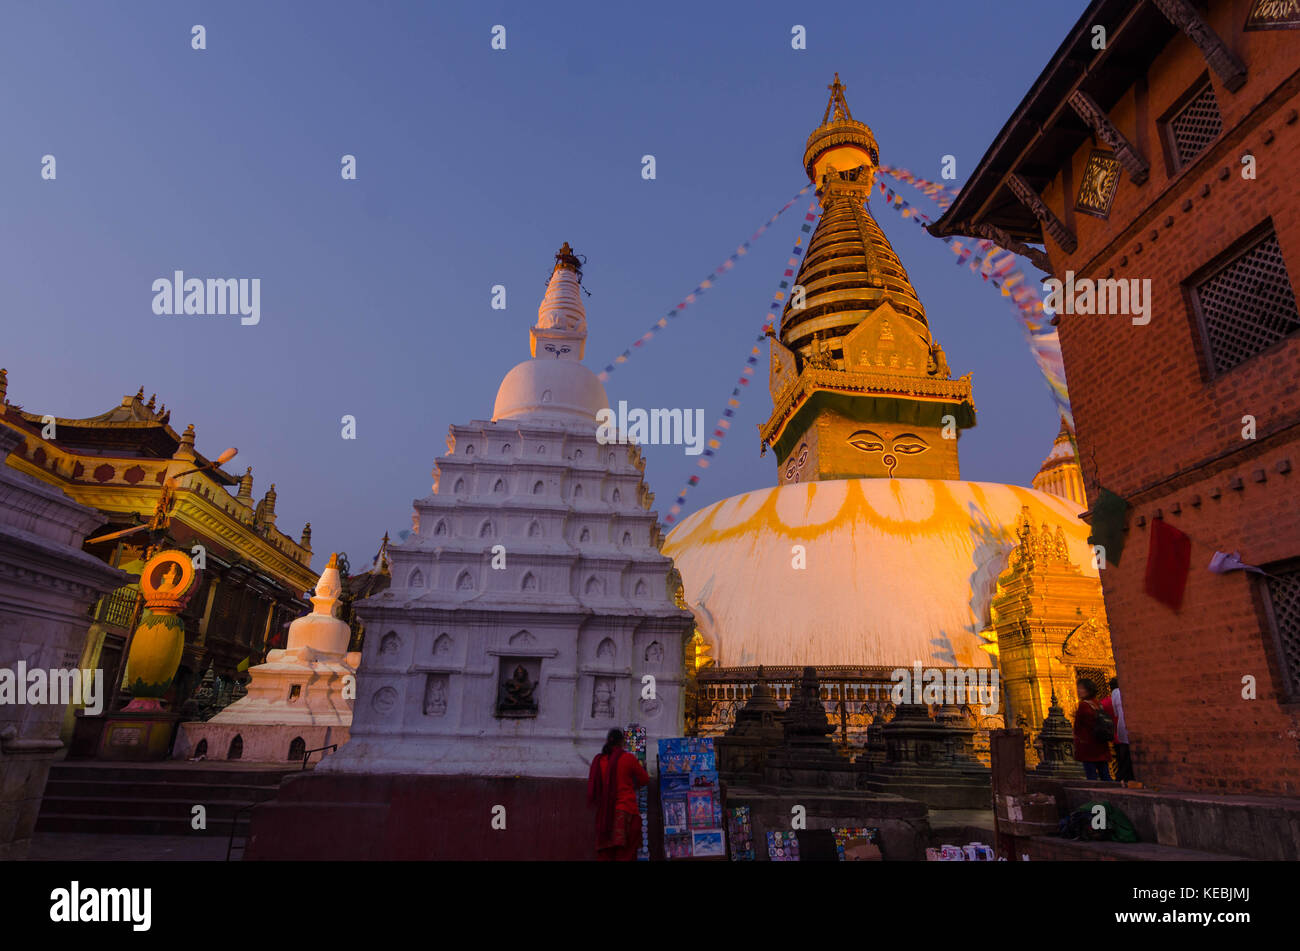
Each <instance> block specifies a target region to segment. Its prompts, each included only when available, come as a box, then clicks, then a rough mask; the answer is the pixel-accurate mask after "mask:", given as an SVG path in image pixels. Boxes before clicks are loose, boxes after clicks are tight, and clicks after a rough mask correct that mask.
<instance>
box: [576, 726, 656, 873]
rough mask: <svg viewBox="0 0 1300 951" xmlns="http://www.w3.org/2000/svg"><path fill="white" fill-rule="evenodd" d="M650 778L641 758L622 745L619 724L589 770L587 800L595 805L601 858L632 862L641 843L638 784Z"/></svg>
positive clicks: (606, 860) (597, 856)
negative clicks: (637, 797) (637, 798)
mask: <svg viewBox="0 0 1300 951" xmlns="http://www.w3.org/2000/svg"><path fill="white" fill-rule="evenodd" d="M649 782H650V776H649V774H648V773H646V771H645V767H644V766H642V765H641V761H640V760H638V759H637V758H636V757H635V756H634V755H632V754H631V753H628V752H627V751H625V750H624V749H623V731H622V730H620V729H618V728H617V727H616V728H614V729H612V730H610V731H609V734H608V735H607V736H606V738H605V747H604V749H602V750H601V751H600V755H599V756H597V757H596V758H595V759H593V760H592V761H591V772H590V773H588V774H587V804H588V805H594V806H595V807H596V858H597V860H598V861H601V862H632V861H634V860H635V859H636V853H637V849H638V848H640V846H641V811H640V810H639V809H638V808H637V802H636V791H637V789H638V787H641V786H645V785H646V784H647V783H649Z"/></svg>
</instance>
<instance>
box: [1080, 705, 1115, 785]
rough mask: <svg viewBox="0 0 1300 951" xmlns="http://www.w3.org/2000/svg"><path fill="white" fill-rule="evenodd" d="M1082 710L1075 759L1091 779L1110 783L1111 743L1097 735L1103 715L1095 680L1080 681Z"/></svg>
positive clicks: (1085, 774)
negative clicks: (1098, 723) (1098, 718)
mask: <svg viewBox="0 0 1300 951" xmlns="http://www.w3.org/2000/svg"><path fill="white" fill-rule="evenodd" d="M1076 686H1077V687H1078V690H1079V706H1078V708H1077V709H1076V710H1075V711H1074V758H1075V759H1077V760H1078V761H1079V762H1081V763H1082V764H1083V774H1084V776H1086V777H1087V778H1088V779H1100V780H1104V781H1106V782H1110V743H1108V742H1107V741H1106V740H1104V739H1102V738H1101V737H1099V736H1098V734H1097V717H1098V714H1100V713H1101V712H1102V707H1101V704H1100V703H1098V702H1097V687H1096V685H1094V684H1093V682H1092V681H1091V680H1080V681H1079V682H1078V684H1076Z"/></svg>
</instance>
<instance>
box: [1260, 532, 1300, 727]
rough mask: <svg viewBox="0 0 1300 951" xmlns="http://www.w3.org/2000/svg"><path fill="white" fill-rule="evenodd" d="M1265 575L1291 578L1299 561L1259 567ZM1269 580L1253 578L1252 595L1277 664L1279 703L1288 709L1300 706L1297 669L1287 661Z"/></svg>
mask: <svg viewBox="0 0 1300 951" xmlns="http://www.w3.org/2000/svg"><path fill="white" fill-rule="evenodd" d="M1260 567H1261V568H1263V570H1264V571H1265V572H1267V574H1268V575H1274V576H1276V575H1283V574H1288V575H1289V574H1294V573H1295V572H1297V571H1300V558H1290V559H1286V560H1283V561H1279V562H1274V563H1272V564H1267V565H1261V566H1260ZM1270 580H1271V579H1270V578H1269V577H1266V576H1261V575H1256V576H1255V585H1254V588H1255V591H1256V593H1257V595H1258V596H1259V603H1260V606H1261V607H1262V609H1263V611H1262V613H1263V622H1264V623H1263V628H1264V632H1263V633H1264V635H1265V637H1266V639H1267V640H1266V647H1268V648H1271V650H1272V652H1273V656H1274V658H1275V660H1276V663H1277V674H1278V685H1277V686H1278V694H1279V695H1280V699H1279V701H1278V702H1279V703H1281V704H1285V705H1288V706H1293V707H1294V706H1300V669H1298V667H1297V665H1293V664H1291V663H1290V662H1289V661H1288V660H1287V650H1286V645H1285V644H1283V643H1282V629H1281V626H1280V625H1279V624H1278V619H1277V609H1276V608H1275V607H1274V604H1273V589H1272V587H1271V586H1270V584H1269V582H1270Z"/></svg>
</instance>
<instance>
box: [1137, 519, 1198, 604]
mask: <svg viewBox="0 0 1300 951" xmlns="http://www.w3.org/2000/svg"><path fill="white" fill-rule="evenodd" d="M1191 564H1192V540H1191V539H1190V538H1188V537H1187V535H1186V534H1184V533H1183V532H1180V531H1179V530H1178V529H1176V528H1174V527H1173V526H1172V525H1169V524H1167V523H1166V522H1165V520H1164V519H1162V518H1157V519H1155V520H1153V521H1152V522H1151V549H1150V551H1148V552H1147V575H1146V592H1147V594H1149V595H1151V597H1153V598H1155V599H1156V600H1157V601H1159V602H1160V603H1161V604H1167V605H1169V607H1171V608H1173V609H1174V610H1175V611H1177V610H1178V609H1179V608H1181V607H1182V606H1183V591H1184V589H1186V587H1187V570H1188V568H1189V567H1190V566H1191Z"/></svg>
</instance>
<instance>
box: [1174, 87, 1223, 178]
mask: <svg viewBox="0 0 1300 951" xmlns="http://www.w3.org/2000/svg"><path fill="white" fill-rule="evenodd" d="M1168 129H1169V140H1170V142H1171V143H1172V145H1173V153H1174V165H1175V167H1176V168H1182V167H1183V166H1184V165H1186V164H1187V163H1188V162H1190V161H1191V160H1192V159H1194V158H1196V156H1198V155H1200V154H1201V152H1203V151H1204V150H1205V147H1206V146H1207V145H1209V144H1210V143H1211V142H1213V141H1214V140H1215V139H1217V138H1218V137H1219V133H1220V132H1222V131H1223V117H1222V116H1221V115H1219V101H1218V100H1217V99H1215V98H1214V87H1213V86H1211V85H1210V84H1209V83H1206V84H1205V85H1204V86H1203V87H1202V88H1201V90H1200V91H1199V92H1197V93H1195V94H1194V95H1193V96H1192V98H1191V99H1190V100H1188V102H1187V104H1186V105H1184V106H1183V107H1182V108H1181V109H1179V110H1178V112H1177V113H1175V114H1174V115H1173V116H1171V117H1170V118H1169V121H1168Z"/></svg>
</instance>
